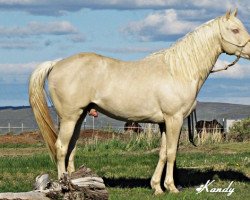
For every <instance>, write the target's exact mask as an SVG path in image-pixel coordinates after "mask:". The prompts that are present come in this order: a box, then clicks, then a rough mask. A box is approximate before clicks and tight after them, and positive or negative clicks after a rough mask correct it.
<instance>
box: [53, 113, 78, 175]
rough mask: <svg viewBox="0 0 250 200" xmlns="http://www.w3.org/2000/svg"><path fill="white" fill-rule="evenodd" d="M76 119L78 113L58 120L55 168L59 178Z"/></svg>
mask: <svg viewBox="0 0 250 200" xmlns="http://www.w3.org/2000/svg"><path fill="white" fill-rule="evenodd" d="M78 119H79V115H76V116H74V117H73V116H72V115H71V117H70V118H62V119H61V121H60V131H59V134H58V138H57V141H56V149H57V169H58V178H59V179H60V178H61V176H62V175H63V173H64V172H66V155H67V152H68V147H69V143H70V140H71V138H72V136H73V133H74V130H75V125H76V123H77V120H78Z"/></svg>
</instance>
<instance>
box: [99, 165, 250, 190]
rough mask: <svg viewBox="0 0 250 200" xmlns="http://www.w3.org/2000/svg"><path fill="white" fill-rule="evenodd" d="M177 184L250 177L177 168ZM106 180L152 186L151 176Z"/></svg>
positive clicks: (122, 185) (114, 184)
mask: <svg viewBox="0 0 250 200" xmlns="http://www.w3.org/2000/svg"><path fill="white" fill-rule="evenodd" d="M164 171H165V170H164ZM162 177H163V178H162V181H161V184H162V186H163V181H164V177H165V174H163V176H162ZM174 177H175V185H177V186H180V187H182V188H187V187H194V186H199V185H201V184H205V183H206V182H207V181H208V180H215V179H220V180H225V181H240V182H247V183H249V182H250V178H248V177H247V176H245V175H244V174H243V173H241V172H237V171H233V170H226V171H216V170H215V171H214V170H212V169H209V170H206V171H203V170H201V169H190V168H179V169H177V170H175V173H174ZM103 179H104V182H105V184H106V186H108V187H120V188H135V187H144V188H151V187H150V178H106V177H104V178H103Z"/></svg>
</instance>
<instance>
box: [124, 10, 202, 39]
mask: <svg viewBox="0 0 250 200" xmlns="http://www.w3.org/2000/svg"><path fill="white" fill-rule="evenodd" d="M198 25H199V23H197V22H192V21H187V20H184V19H182V20H181V19H179V17H178V14H177V12H176V11H175V10H173V9H170V10H165V11H163V12H156V13H153V14H150V15H148V16H147V17H146V18H145V19H143V20H140V21H134V22H130V23H129V24H128V25H127V26H126V27H125V28H123V29H122V32H124V33H125V34H128V35H135V36H138V37H139V38H140V39H141V40H173V39H176V38H177V37H180V36H182V35H183V34H186V33H187V32H189V31H191V30H193V29H194V28H195V27H197V26H198Z"/></svg>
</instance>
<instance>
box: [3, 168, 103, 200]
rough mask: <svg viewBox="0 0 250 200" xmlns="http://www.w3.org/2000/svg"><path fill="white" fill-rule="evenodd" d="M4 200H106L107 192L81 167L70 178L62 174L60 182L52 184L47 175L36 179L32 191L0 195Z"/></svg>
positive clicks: (89, 171) (100, 180)
mask: <svg viewBox="0 0 250 200" xmlns="http://www.w3.org/2000/svg"><path fill="white" fill-rule="evenodd" d="M0 199H4V200H17V199H18V200H50V199H63V200H91V199H94V200H106V199H108V192H107V190H106V187H105V184H104V182H103V179H102V178H100V177H98V176H97V175H96V174H95V173H93V172H92V171H91V169H90V168H87V167H85V166H81V167H80V168H79V169H78V170H77V171H76V172H74V173H73V174H72V175H71V177H69V176H68V175H67V174H64V177H63V178H62V179H61V180H60V182H52V181H51V180H50V179H49V175H48V174H43V175H41V176H38V177H37V178H36V182H35V184H34V190H33V191H30V192H22V193H0Z"/></svg>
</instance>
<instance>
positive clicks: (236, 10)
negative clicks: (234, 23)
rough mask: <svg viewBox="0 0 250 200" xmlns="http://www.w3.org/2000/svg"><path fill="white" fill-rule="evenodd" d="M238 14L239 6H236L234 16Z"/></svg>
mask: <svg viewBox="0 0 250 200" xmlns="http://www.w3.org/2000/svg"><path fill="white" fill-rule="evenodd" d="M237 14H238V8H235V10H234V11H233V12H232V16H235V17H236V16H237Z"/></svg>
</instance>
